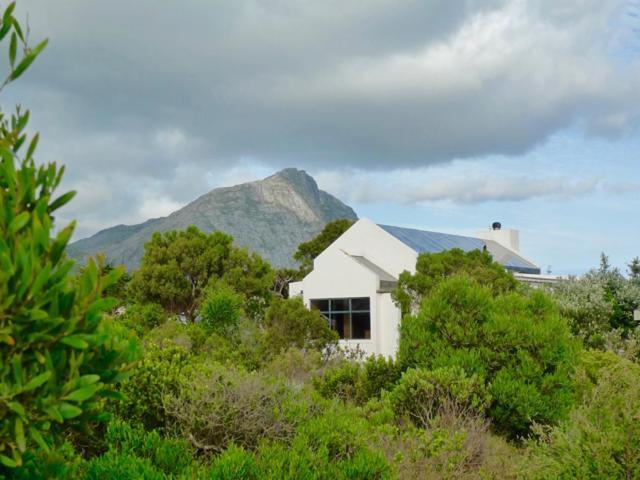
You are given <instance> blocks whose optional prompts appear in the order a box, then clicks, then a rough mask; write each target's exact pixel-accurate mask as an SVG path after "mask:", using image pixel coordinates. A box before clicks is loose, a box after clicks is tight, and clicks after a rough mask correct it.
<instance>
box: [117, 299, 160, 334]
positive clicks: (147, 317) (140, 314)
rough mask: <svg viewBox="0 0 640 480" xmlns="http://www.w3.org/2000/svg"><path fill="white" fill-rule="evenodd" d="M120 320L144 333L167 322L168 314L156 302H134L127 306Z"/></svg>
mask: <svg viewBox="0 0 640 480" xmlns="http://www.w3.org/2000/svg"><path fill="white" fill-rule="evenodd" d="M118 320H119V321H120V322H121V323H123V324H124V325H126V326H127V327H129V328H130V329H132V330H133V331H135V332H136V333H137V334H138V335H142V334H144V333H146V332H148V331H149V330H151V329H153V328H155V327H158V326H160V325H162V324H163V323H164V322H166V321H167V314H166V312H165V311H164V309H163V308H162V307H161V306H160V305H157V304H155V303H145V304H139V303H134V304H131V305H127V306H126V309H125V311H124V313H122V314H121V315H119V318H118Z"/></svg>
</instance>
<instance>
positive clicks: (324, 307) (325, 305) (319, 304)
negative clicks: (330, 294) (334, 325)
mask: <svg viewBox="0 0 640 480" xmlns="http://www.w3.org/2000/svg"><path fill="white" fill-rule="evenodd" d="M311 308H312V309H315V310H320V311H321V312H328V311H329V300H311Z"/></svg>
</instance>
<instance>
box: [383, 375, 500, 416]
mask: <svg viewBox="0 0 640 480" xmlns="http://www.w3.org/2000/svg"><path fill="white" fill-rule="evenodd" d="M390 400H391V405H392V406H393V409H394V411H395V412H396V415H397V416H398V417H407V418H409V419H410V420H411V421H412V422H413V423H414V424H415V425H416V426H418V427H428V426H430V425H431V424H432V421H433V420H434V419H436V418H437V417H439V416H441V415H447V416H454V417H462V416H477V415H478V414H480V415H482V414H483V413H484V411H485V410H486V408H487V406H488V405H489V402H490V396H489V394H488V393H487V390H486V388H485V385H484V382H483V381H482V380H480V379H478V377H476V376H471V377H469V376H467V375H466V374H465V372H464V370H463V369H462V368H460V367H440V368H436V369H434V370H424V369H419V368H410V369H409V370H407V371H406V372H405V373H404V375H402V378H400V381H399V382H398V384H397V386H396V387H395V388H394V389H393V391H392V392H391V395H390Z"/></svg>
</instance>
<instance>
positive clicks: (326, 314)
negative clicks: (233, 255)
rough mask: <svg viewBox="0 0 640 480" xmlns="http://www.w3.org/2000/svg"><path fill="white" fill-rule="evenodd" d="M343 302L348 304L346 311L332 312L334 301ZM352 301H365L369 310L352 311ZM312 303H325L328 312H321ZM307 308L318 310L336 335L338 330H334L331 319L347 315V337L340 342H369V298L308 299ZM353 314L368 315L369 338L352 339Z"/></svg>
mask: <svg viewBox="0 0 640 480" xmlns="http://www.w3.org/2000/svg"><path fill="white" fill-rule="evenodd" d="M345 300H347V302H348V309H347V310H344V309H340V310H333V309H332V308H333V302H334V301H336V302H337V301H340V302H344V301H345ZM353 300H358V301H362V300H366V301H367V303H368V305H369V308H367V309H358V310H354V309H353ZM314 302H327V306H328V310H321V309H320V308H319V307H317V306H314ZM309 307H310V308H311V309H314V310H318V311H319V312H320V314H321V315H322V316H323V317H324V318H325V319H326V320H327V322H329V326H330V327H331V328H332V329H333V330H335V331H337V332H338V333H340V332H339V330H338V329H337V328H335V323H334V319H333V314H347V315H348V316H349V330H348V331H349V337H348V338H347V337H346V336H345V337H344V338H340V340H356V341H371V333H372V332H371V297H333V298H312V299H309ZM354 313H367V314H368V315H369V338H354V337H353V314H354Z"/></svg>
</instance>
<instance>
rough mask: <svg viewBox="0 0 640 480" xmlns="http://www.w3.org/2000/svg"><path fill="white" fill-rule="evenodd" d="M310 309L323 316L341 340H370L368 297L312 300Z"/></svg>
mask: <svg viewBox="0 0 640 480" xmlns="http://www.w3.org/2000/svg"><path fill="white" fill-rule="evenodd" d="M310 303H311V308H312V309H315V310H319V311H320V313H322V315H324V316H325V317H326V318H327V320H328V321H329V324H330V325H331V328H333V329H334V330H335V331H337V332H338V335H339V337H340V338H341V339H345V340H350V339H352V340H369V339H371V313H370V308H371V302H370V300H369V298H368V297H362V298H330V299H313V300H311V302H310Z"/></svg>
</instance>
